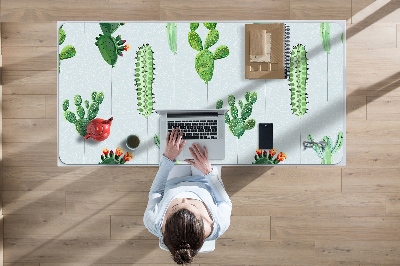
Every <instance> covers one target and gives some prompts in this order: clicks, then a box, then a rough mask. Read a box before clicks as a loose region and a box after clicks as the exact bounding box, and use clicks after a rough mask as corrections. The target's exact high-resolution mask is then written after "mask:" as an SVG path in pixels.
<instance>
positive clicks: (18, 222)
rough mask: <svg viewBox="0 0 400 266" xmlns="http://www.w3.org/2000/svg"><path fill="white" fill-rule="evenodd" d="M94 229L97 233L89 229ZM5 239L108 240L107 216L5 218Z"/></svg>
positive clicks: (32, 215) (108, 224)
mask: <svg viewBox="0 0 400 266" xmlns="http://www.w3.org/2000/svg"><path fill="white" fill-rule="evenodd" d="M93 228H96V230H92V229H93ZM4 230H5V232H6V234H5V235H4V238H32V239H110V216H109V215H79V216H78V215H55V214H25V215H7V216H6V218H5V219H4Z"/></svg>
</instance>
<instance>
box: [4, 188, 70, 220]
mask: <svg viewBox="0 0 400 266" xmlns="http://www.w3.org/2000/svg"><path fill="white" fill-rule="evenodd" d="M63 213H65V192H59V191H54V192H45V191H3V214H4V215H9V214H63Z"/></svg>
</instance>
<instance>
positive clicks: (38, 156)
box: [3, 140, 58, 167]
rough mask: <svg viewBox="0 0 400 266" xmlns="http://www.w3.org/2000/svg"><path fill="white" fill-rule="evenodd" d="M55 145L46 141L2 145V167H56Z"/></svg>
mask: <svg viewBox="0 0 400 266" xmlns="http://www.w3.org/2000/svg"><path fill="white" fill-rule="evenodd" d="M57 156H58V154H57V143H55V142H54V141H52V142H48V141H47V140H46V141H44V142H40V143H33V142H32V143H28V142H13V143H3V167H5V166H13V167H19V166H21V162H23V166H33V167H38V165H42V166H56V165H57Z"/></svg>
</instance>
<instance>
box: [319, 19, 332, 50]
mask: <svg viewBox="0 0 400 266" xmlns="http://www.w3.org/2000/svg"><path fill="white" fill-rule="evenodd" d="M320 31H321V38H322V47H323V48H324V50H325V52H327V53H328V54H329V53H330V50H331V37H330V31H331V30H330V25H329V22H323V23H321V26H320Z"/></svg>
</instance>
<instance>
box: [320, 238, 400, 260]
mask: <svg viewBox="0 0 400 266" xmlns="http://www.w3.org/2000/svg"><path fill="white" fill-rule="evenodd" d="M315 248H316V252H315V255H316V257H317V261H319V262H320V263H321V264H323V263H326V262H336V263H339V262H343V261H345V262H347V261H349V262H351V261H353V262H359V263H361V264H368V265H370V264H376V265H383V264H385V265H386V264H394V265H395V264H398V262H399V261H400V241H347V240H346V241H337V240H317V241H315Z"/></svg>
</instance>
